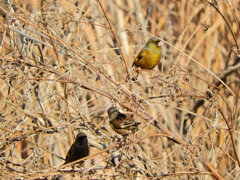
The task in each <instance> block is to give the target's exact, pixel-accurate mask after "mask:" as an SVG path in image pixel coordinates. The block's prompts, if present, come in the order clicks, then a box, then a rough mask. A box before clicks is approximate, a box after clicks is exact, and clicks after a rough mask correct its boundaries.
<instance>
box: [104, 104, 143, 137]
mask: <svg viewBox="0 0 240 180" xmlns="http://www.w3.org/2000/svg"><path fill="white" fill-rule="evenodd" d="M108 117H109V124H110V126H111V128H112V129H113V130H114V131H115V132H116V133H118V134H121V135H122V136H127V135H129V134H131V133H135V132H136V131H137V130H138V125H139V124H140V123H139V122H136V121H135V120H134V119H133V116H132V115H127V114H124V113H121V112H120V111H119V110H118V109H117V108H116V107H110V108H109V109H108Z"/></svg>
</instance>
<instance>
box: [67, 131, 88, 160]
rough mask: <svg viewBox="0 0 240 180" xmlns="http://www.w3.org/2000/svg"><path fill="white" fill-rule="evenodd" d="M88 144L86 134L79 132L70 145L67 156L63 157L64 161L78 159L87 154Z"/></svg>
mask: <svg viewBox="0 0 240 180" xmlns="http://www.w3.org/2000/svg"><path fill="white" fill-rule="evenodd" d="M89 151H90V148H89V145H88V139H87V135H86V134H85V133H83V132H79V133H78V135H77V137H76V139H75V141H74V143H73V144H72V146H71V147H70V149H69V151H68V153H67V156H66V158H65V163H64V164H67V163H70V162H73V161H76V160H78V159H81V158H84V157H86V156H88V155H89Z"/></svg>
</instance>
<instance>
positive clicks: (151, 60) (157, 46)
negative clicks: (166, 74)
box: [132, 37, 163, 70]
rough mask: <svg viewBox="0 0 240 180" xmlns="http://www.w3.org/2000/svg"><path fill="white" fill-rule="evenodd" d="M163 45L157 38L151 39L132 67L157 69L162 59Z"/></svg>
mask: <svg viewBox="0 0 240 180" xmlns="http://www.w3.org/2000/svg"><path fill="white" fill-rule="evenodd" d="M162 45H163V43H162V42H161V41H160V40H159V39H158V38H156V37H153V38H151V39H149V40H148V42H147V43H146V45H145V47H144V48H143V49H142V50H141V51H140V52H139V54H138V56H137V57H136V58H135V60H134V62H133V64H132V67H133V66H136V67H140V68H141V69H148V70H152V69H153V68H155V67H156V66H157V65H158V64H159V62H160V60H161V58H162Z"/></svg>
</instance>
